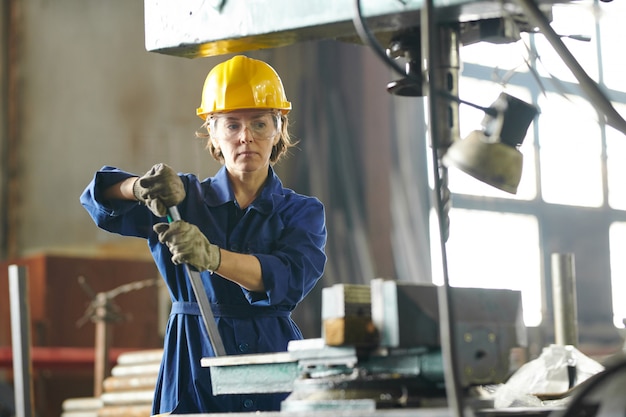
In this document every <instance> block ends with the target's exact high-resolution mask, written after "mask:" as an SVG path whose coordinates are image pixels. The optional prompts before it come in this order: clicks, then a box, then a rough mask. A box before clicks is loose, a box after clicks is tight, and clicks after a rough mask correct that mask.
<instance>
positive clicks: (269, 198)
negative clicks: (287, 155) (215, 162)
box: [203, 166, 285, 213]
mask: <svg viewBox="0 0 626 417" xmlns="http://www.w3.org/2000/svg"><path fill="white" fill-rule="evenodd" d="M203 183H204V185H205V186H204V202H205V203H206V204H207V205H208V206H210V207H216V206H220V205H222V204H225V203H228V202H234V201H235V193H234V192H233V189H232V187H231V185H230V181H229V180H228V173H227V171H226V167H225V166H222V168H220V170H219V171H217V173H216V174H215V176H214V177H212V178H207V179H206V180H205V181H203ZM284 195H285V190H284V188H283V184H282V182H281V181H280V178H278V176H277V175H276V173H275V172H274V169H273V168H272V167H271V166H270V167H269V172H268V177H267V181H266V182H265V185H264V186H263V189H262V190H261V194H260V195H259V197H257V199H256V200H254V201H253V202H252V204H251V205H250V208H253V209H256V210H258V211H260V212H262V213H269V212H271V211H272V210H273V209H274V205H275V204H276V203H277V202H278V201H280V200H282V199H283V198H284Z"/></svg>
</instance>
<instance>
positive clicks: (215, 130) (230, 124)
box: [209, 110, 280, 174]
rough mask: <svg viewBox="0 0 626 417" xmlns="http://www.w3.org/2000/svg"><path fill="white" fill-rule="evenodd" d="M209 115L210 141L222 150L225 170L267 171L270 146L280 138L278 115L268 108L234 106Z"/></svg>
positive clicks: (232, 171) (234, 171) (243, 171)
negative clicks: (249, 108)
mask: <svg viewBox="0 0 626 417" xmlns="http://www.w3.org/2000/svg"><path fill="white" fill-rule="evenodd" d="M211 118H212V120H211V122H210V125H209V126H210V127H209V129H210V132H211V142H212V143H213V146H214V147H215V148H216V149H217V150H220V151H221V152H222V155H223V156H224V164H225V165H226V168H228V170H229V172H231V173H242V174H243V173H254V172H258V171H265V172H267V167H268V166H269V159H270V155H271V154H272V147H273V146H274V145H275V144H276V143H278V141H279V139H280V126H278V123H280V115H278V114H277V113H276V112H274V111H271V110H236V111H232V112H228V113H220V114H215V115H213V116H211Z"/></svg>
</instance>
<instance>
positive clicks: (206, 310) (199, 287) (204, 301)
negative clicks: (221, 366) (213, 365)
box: [167, 207, 226, 356]
mask: <svg viewBox="0 0 626 417" xmlns="http://www.w3.org/2000/svg"><path fill="white" fill-rule="evenodd" d="M167 210H168V213H169V215H168V220H169V221H170V222H173V221H176V220H182V219H181V217H180V213H179V212H178V208H177V207H169V208H168V209H167ZM184 267H185V272H186V273H187V277H188V278H189V281H190V282H191V288H192V289H193V292H194V294H195V296H196V300H197V301H198V306H199V307H200V314H201V315H202V320H203V321H204V325H205V327H206V330H207V333H208V334H209V341H210V342H211V346H212V347H213V352H215V356H226V349H224V343H223V342H222V337H221V336H220V332H219V330H218V329H217V323H215V318H214V317H213V310H211V304H210V303H209V298H208V297H207V295H206V292H205V291H204V284H202V279H201V278H200V272H198V271H194V270H192V269H191V268H190V267H189V265H187V264H184Z"/></svg>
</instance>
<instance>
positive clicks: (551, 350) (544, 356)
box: [494, 345, 604, 408]
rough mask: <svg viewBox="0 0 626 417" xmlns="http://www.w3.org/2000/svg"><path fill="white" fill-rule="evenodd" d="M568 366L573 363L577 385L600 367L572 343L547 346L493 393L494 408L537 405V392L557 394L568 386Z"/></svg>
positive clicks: (600, 366)
mask: <svg viewBox="0 0 626 417" xmlns="http://www.w3.org/2000/svg"><path fill="white" fill-rule="evenodd" d="M568 366H575V368H576V373H575V375H576V379H575V381H574V385H578V384H580V383H581V382H583V381H585V380H586V379H588V378H589V377H591V376H593V375H595V374H597V373H598V372H602V371H603V370H604V366H602V365H601V364H599V363H598V362H596V361H595V360H593V359H591V358H589V357H587V356H585V355H584V354H583V353H581V352H580V351H579V350H578V349H576V348H575V347H573V346H561V345H550V346H548V347H545V348H544V349H543V351H542V352H541V355H540V356H539V357H538V358H537V359H534V360H532V361H530V362H528V363H526V364H524V365H522V366H521V367H520V368H519V369H518V370H517V372H515V373H514V374H513V375H512V376H511V377H510V378H509V380H508V381H507V382H506V383H505V384H502V385H501V386H499V387H498V389H497V390H496V392H495V393H494V407H495V408H507V407H528V406H537V407H538V406H541V405H543V403H542V401H541V400H540V399H539V398H538V397H537V396H536V395H537V394H555V395H556V394H561V393H564V392H566V391H567V390H568V389H569V388H570V386H569V385H570V376H569V374H568Z"/></svg>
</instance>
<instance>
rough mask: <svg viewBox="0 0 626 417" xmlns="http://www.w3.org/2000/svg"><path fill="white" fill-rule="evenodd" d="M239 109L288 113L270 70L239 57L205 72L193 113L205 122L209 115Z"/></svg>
mask: <svg viewBox="0 0 626 417" xmlns="http://www.w3.org/2000/svg"><path fill="white" fill-rule="evenodd" d="M240 109H279V110H281V111H282V113H283V114H287V113H289V111H290V110H291V103H290V102H289V101H287V97H286V96H285V89H284V87H283V83H282V81H281V80H280V77H279V76H278V74H277V73H276V71H275V70H274V68H272V67H271V66H269V65H268V64H267V63H265V62H263V61H259V60H257V59H252V58H248V57H247V56H243V55H237V56H235V57H233V58H231V59H229V60H228V61H224V62H222V63H221V64H218V65H216V66H215V67H214V68H213V69H212V70H211V71H210V72H209V75H207V77H206V80H205V81H204V87H203V89H202V103H201V104H200V107H198V109H197V110H196V114H197V115H198V116H200V118H202V119H204V120H206V118H207V115H209V114H211V113H216V112H228V111H233V110H240Z"/></svg>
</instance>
